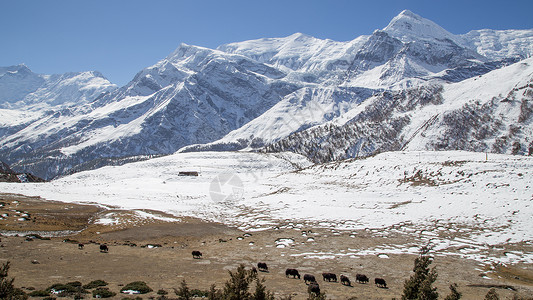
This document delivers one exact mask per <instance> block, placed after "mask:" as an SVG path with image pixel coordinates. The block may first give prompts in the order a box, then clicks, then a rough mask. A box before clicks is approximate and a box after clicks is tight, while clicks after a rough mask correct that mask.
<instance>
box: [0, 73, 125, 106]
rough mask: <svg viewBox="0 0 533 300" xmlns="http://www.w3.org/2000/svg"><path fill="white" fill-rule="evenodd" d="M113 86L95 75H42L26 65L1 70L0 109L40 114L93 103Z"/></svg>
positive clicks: (113, 87)
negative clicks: (38, 112) (55, 109)
mask: <svg viewBox="0 0 533 300" xmlns="http://www.w3.org/2000/svg"><path fill="white" fill-rule="evenodd" d="M115 88H116V85H114V84H112V83H111V82H109V81H108V80H107V79H106V78H105V77H104V76H103V75H102V74H101V73H99V72H95V71H89V72H79V73H65V74H59V75H41V74H36V73H34V72H32V71H31V70H30V69H29V68H28V67H27V66H26V65H24V64H21V65H17V66H10V67H0V91H1V93H0V108H4V109H22V110H34V111H35V110H41V109H52V108H54V107H57V106H74V105H80V104H85V103H88V102H91V101H93V100H94V99H95V98H96V97H98V96H99V95H100V94H102V93H105V92H109V91H112V90H114V89H115Z"/></svg>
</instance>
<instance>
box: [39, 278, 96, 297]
mask: <svg viewBox="0 0 533 300" xmlns="http://www.w3.org/2000/svg"><path fill="white" fill-rule="evenodd" d="M46 291H47V292H48V293H55V294H57V295H58V296H59V297H70V296H73V295H76V294H80V295H81V294H88V293H89V292H87V291H86V290H85V289H84V288H83V287H82V286H81V282H79V281H74V282H69V283H67V284H62V283H56V284H53V285H51V286H49V287H48V288H47V289H46Z"/></svg>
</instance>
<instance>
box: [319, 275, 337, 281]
mask: <svg viewBox="0 0 533 300" xmlns="http://www.w3.org/2000/svg"><path fill="white" fill-rule="evenodd" d="M322 279H323V280H324V281H326V280H327V281H335V282H337V275H335V274H334V273H322Z"/></svg>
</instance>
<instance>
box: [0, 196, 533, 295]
mask: <svg viewBox="0 0 533 300" xmlns="http://www.w3.org/2000/svg"><path fill="white" fill-rule="evenodd" d="M0 202H3V203H4V206H3V207H0V215H1V214H3V213H9V214H10V216H9V217H8V218H7V219H6V220H0V230H1V232H3V233H4V236H2V237H1V242H0V246H1V247H0V263H3V262H5V261H10V262H11V269H10V276H12V277H15V285H16V286H17V287H24V288H25V289H28V288H29V289H32V288H35V289H38V290H40V289H45V288H46V287H48V286H50V285H52V284H54V283H67V282H72V281H81V282H82V283H84V284H85V283H88V282H90V281H92V280H97V279H101V280H105V281H107V282H108V283H109V288H110V289H111V290H113V291H115V292H118V291H119V290H120V288H121V286H123V285H125V284H127V283H129V282H132V281H139V280H140V281H145V282H146V283H148V285H149V286H150V287H151V288H152V289H153V290H154V292H152V293H150V294H146V295H142V296H141V297H143V298H144V299H148V298H149V297H157V295H156V293H155V291H157V290H159V289H164V290H166V291H167V292H169V296H170V297H173V296H174V293H173V288H178V287H179V285H180V282H181V281H182V280H183V279H185V280H186V282H187V283H188V285H189V287H190V288H198V289H204V290H206V289H208V288H209V287H210V285H211V284H213V283H215V284H216V285H217V287H218V288H222V287H223V285H224V282H225V281H226V280H227V279H228V270H235V269H236V268H237V266H238V265H239V264H245V265H246V266H247V267H252V266H254V265H256V264H257V262H265V263H267V265H268V267H269V270H270V272H268V273H265V272H260V277H263V278H265V280H266V282H265V284H266V286H267V288H268V289H269V290H271V291H273V292H275V294H276V295H277V296H286V295H293V299H305V298H306V295H307V294H306V285H305V284H304V282H303V280H298V279H289V278H286V277H285V273H284V272H285V269H286V268H297V269H298V270H299V271H300V273H301V274H302V275H303V274H305V273H309V274H314V275H315V277H317V279H318V280H319V283H320V287H321V289H322V290H323V291H325V292H326V294H327V296H328V298H329V299H347V298H349V297H357V298H358V299H392V298H399V296H400V295H401V293H402V288H403V282H404V280H405V279H407V278H408V277H409V276H410V274H411V269H412V266H413V261H414V258H415V256H414V255H407V254H389V255H387V256H386V257H385V256H376V255H366V256H364V255H357V254H355V255H354V254H350V253H349V252H350V251H349V250H348V249H350V248H352V249H358V248H371V247H373V246H375V245H385V244H387V245H397V244H412V246H417V245H416V244H414V240H412V239H411V238H410V237H409V236H406V235H399V234H395V235H389V236H386V237H384V236H377V235H376V234H375V233H374V232H372V231H360V232H356V233H354V232H353V231H350V232H342V231H339V232H337V231H332V230H331V229H327V228H290V226H280V228H279V229H277V230H275V229H271V230H265V231H261V232H251V233H245V232H242V231H240V230H238V229H235V228H230V227H227V226H224V225H223V224H217V223H207V222H204V221H201V220H198V219H194V218H181V220H180V222H162V221H155V220H137V219H135V218H132V215H133V214H132V213H131V212H127V211H119V210H114V209H109V208H106V209H105V208H102V207H98V206H90V205H76V204H66V203H60V202H53V201H44V200H42V199H39V198H32V197H24V196H20V195H6V194H3V195H0ZM14 210H15V211H19V212H20V213H17V212H15V211H14ZM110 212H113V213H115V215H120V216H121V217H122V218H123V219H125V220H126V219H127V220H129V221H130V222H121V223H120V224H115V225H102V224H95V223H94V220H95V219H97V218H98V217H99V216H102V215H105V214H108V213H110ZM17 214H18V215H17ZM22 214H29V216H30V217H29V218H28V220H27V221H19V219H20V218H22V217H21V215H22ZM281 225H287V224H281ZM309 230H310V231H311V232H309ZM14 231H16V232H19V236H13V235H14V234H15V232H14ZM51 231H54V232H56V233H58V231H72V232H74V234H72V235H69V236H66V237H65V236H62V237H51V238H50V239H39V238H34V239H27V238H26V237H24V235H26V234H28V233H30V232H40V233H41V236H43V237H44V236H46V235H47V234H46V233H47V232H48V233H49V232H51ZM303 231H305V234H303ZM6 233H9V234H10V235H9V236H7V235H6ZM50 235H53V234H50ZM310 238H312V240H311V239H310ZM280 239H291V240H292V241H293V242H292V243H288V244H287V246H286V247H284V248H278V245H279V244H280V241H281V240H280ZM65 241H66V242H65ZM276 241H278V243H277V242H276ZM78 242H81V243H84V244H85V247H84V248H83V249H81V250H80V249H78ZM99 243H106V244H107V245H109V249H110V250H109V252H108V253H101V252H100V251H99V245H98V244H99ZM134 245H135V246H134ZM153 245H160V246H161V247H155V248H153V247H152V246H153ZM279 247H281V246H279ZM514 247H517V246H516V245H514ZM193 250H199V251H201V252H202V253H203V257H202V258H201V259H193V258H192V255H191V252H192V251H193ZM332 253H335V254H337V255H331V254H332ZM343 253H344V254H346V255H342V254H343ZM339 254H340V255H339ZM433 265H435V266H436V267H437V270H438V273H439V277H438V280H437V283H436V286H437V287H438V290H439V292H440V294H441V296H442V298H444V296H445V295H446V294H448V292H449V289H448V286H449V285H450V284H451V283H454V282H455V283H457V284H458V285H459V291H460V292H462V293H463V299H483V297H484V295H485V294H486V293H487V291H488V290H489V288H490V287H496V288H498V287H500V288H498V289H497V292H498V294H499V295H500V298H501V299H506V298H509V299H510V298H511V297H512V296H513V294H514V293H519V294H520V295H522V296H529V297H533V266H532V265H528V264H520V265H514V266H495V267H493V268H491V270H489V266H485V265H482V264H480V263H479V262H476V261H471V260H466V259H461V258H460V257H458V256H437V257H435V261H434V264H433ZM488 271H490V272H488ZM322 272H333V273H336V274H337V275H340V274H344V275H347V276H348V277H350V279H351V280H352V287H347V286H342V285H341V284H340V283H335V282H324V281H322V278H321V273H322ZM357 273H362V274H366V275H367V276H368V277H370V280H371V282H370V283H368V284H358V283H355V275H356V274H357ZM484 275H486V276H489V277H490V278H491V279H486V278H483V277H482V276H484ZM375 277H382V278H384V279H385V280H386V281H387V285H388V288H387V289H383V288H378V287H376V286H375V285H374V284H373V279H374V278H375ZM506 287H507V288H506ZM508 287H512V288H513V289H514V290H516V291H513V290H511V289H509V288H508ZM89 297H90V295H88V296H86V298H89ZM123 297H130V298H134V297H136V296H126V295H118V296H116V297H115V298H116V299H121V298H123Z"/></svg>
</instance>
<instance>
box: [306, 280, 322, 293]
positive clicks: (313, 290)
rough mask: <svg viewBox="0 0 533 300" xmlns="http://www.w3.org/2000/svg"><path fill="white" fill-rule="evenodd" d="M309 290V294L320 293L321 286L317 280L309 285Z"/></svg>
mask: <svg viewBox="0 0 533 300" xmlns="http://www.w3.org/2000/svg"><path fill="white" fill-rule="evenodd" d="M307 292H308V293H309V294H315V296H318V295H320V286H319V285H318V283H316V282H311V283H310V284H309V286H308V287H307Z"/></svg>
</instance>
